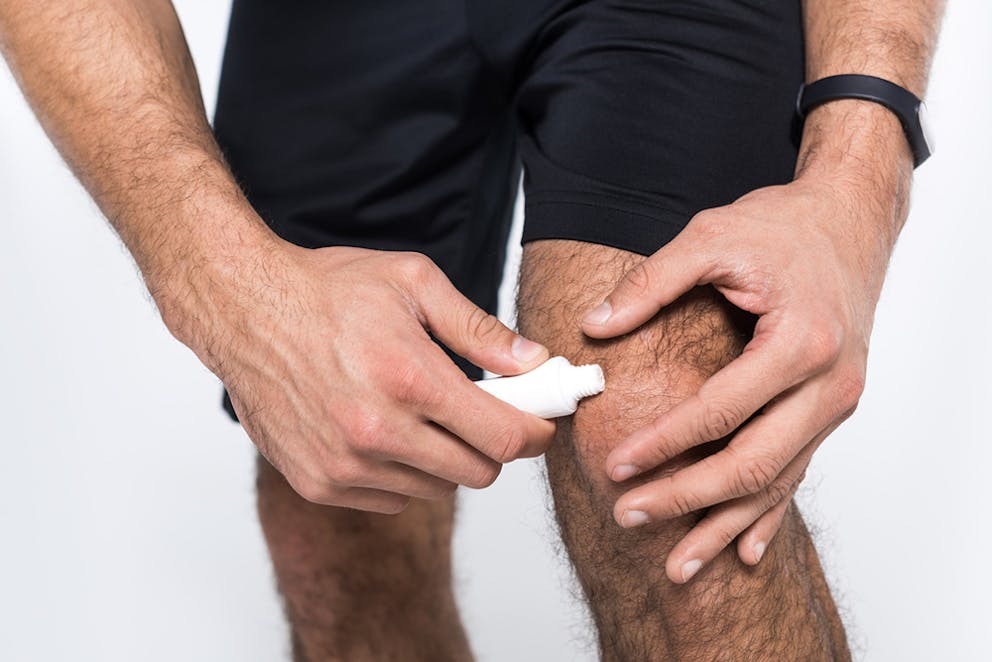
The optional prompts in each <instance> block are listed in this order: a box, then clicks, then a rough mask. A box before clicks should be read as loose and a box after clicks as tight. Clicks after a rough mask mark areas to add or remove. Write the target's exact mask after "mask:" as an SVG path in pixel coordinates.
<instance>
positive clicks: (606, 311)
mask: <svg viewBox="0 0 992 662" xmlns="http://www.w3.org/2000/svg"><path fill="white" fill-rule="evenodd" d="M612 313H613V308H612V307H611V306H610V302H609V301H604V302H603V303H601V304H599V305H598V306H596V307H595V308H593V309H592V310H590V311H589V312H588V313H586V316H585V317H583V318H582V321H583V322H585V323H586V324H606V320H608V319H610V315H611V314H612Z"/></svg>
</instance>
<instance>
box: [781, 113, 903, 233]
mask: <svg viewBox="0 0 992 662" xmlns="http://www.w3.org/2000/svg"><path fill="white" fill-rule="evenodd" d="M912 174H913V155H912V150H911V149H910V147H909V142H908V141H907V139H906V136H905V133H904V131H903V128H902V125H901V124H900V122H899V119H898V118H897V117H896V115H895V114H894V113H893V112H892V111H890V110H889V109H888V108H886V107H884V106H882V105H881V104H878V103H875V102H872V101H864V100H858V99H838V100H835V101H830V102H827V103H824V104H822V105H820V106H817V107H815V108H813V109H812V110H811V111H810V112H809V114H808V115H807V116H806V121H805V124H804V127H803V138H802V144H801V146H800V151H799V158H798V161H797V165H796V173H795V179H796V181H802V182H813V183H817V184H823V185H827V186H829V187H831V188H832V189H833V190H835V191H836V192H837V193H839V194H847V196H848V197H849V198H851V202H852V204H854V205H856V206H857V209H858V210H859V212H861V213H859V214H858V217H859V218H860V219H866V220H867V219H870V220H872V221H874V222H875V223H876V224H877V225H878V229H879V230H881V231H884V232H885V234H887V235H889V238H890V240H891V242H894V241H895V237H896V235H897V234H898V232H899V230H900V229H901V228H902V225H903V223H904V222H905V214H906V211H907V204H908V200H909V189H910V184H911V182H912ZM865 212H867V213H865Z"/></svg>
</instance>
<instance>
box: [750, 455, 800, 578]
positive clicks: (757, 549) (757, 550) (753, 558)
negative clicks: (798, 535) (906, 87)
mask: <svg viewBox="0 0 992 662" xmlns="http://www.w3.org/2000/svg"><path fill="white" fill-rule="evenodd" d="M805 477H806V472H805V471H804V472H803V473H802V475H801V476H800V477H799V480H797V481H796V482H795V484H794V485H793V486H792V490H790V492H789V494H788V495H786V497H785V498H784V499H782V500H781V501H780V502H778V503H777V504H775V505H774V506H772V507H771V508H770V509H768V510H767V511H766V512H765V513H764V514H762V515H761V517H759V518H758V519H757V520H755V522H754V524H752V525H751V526H750V527H748V528H747V529H746V530H745V531H744V533H742V534H741V535H740V536H739V537H738V539H737V556H739V557H740V559H741V561H743V562H744V563H747V564H748V565H758V562H759V561H760V560H761V557H762V556H764V554H765V550H766V549H767V548H768V545H769V544H771V541H772V539H773V538H774V537H775V534H776V533H778V530H779V529H781V528H782V522H783V520H785V513H786V512H787V511H788V510H789V504H791V503H792V498H793V497H794V496H795V494H796V491H797V490H798V489H799V486H800V485H802V482H803V478H805Z"/></svg>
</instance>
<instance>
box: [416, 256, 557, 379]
mask: <svg viewBox="0 0 992 662" xmlns="http://www.w3.org/2000/svg"><path fill="white" fill-rule="evenodd" d="M417 290H418V291H417V292H414V293H413V295H414V298H415V300H416V301H417V302H418V303H419V305H420V312H421V314H422V316H423V320H424V323H425V326H426V327H427V329H428V330H429V331H430V332H431V333H432V334H433V335H434V336H435V337H437V338H438V339H439V340H440V341H441V342H443V343H444V344H445V345H447V346H448V348H449V349H451V350H452V351H453V352H455V353H456V354H458V355H460V356H463V357H465V358H466V359H468V360H469V361H471V362H472V363H474V364H475V365H477V366H479V367H480V368H484V369H486V370H489V371H490V372H494V373H496V374H497V375H516V374H519V373H521V372H527V371H528V370H531V369H533V368H536V367H537V366H539V365H541V364H542V363H544V362H545V361H546V360H547V359H548V358H549V357H550V354H549V352H548V349H547V348H546V347H545V346H544V345H541V344H540V343H536V342H534V341H532V340H528V339H527V338H524V337H523V336H521V335H519V334H517V333H514V332H513V331H511V330H510V329H509V328H507V327H506V326H505V325H504V324H503V323H502V322H500V321H499V319H497V318H496V316H495V315H491V314H489V313H487V312H486V311H484V310H482V309H481V308H479V307H478V306H476V305H475V304H474V303H472V302H471V301H470V300H469V299H468V298H467V297H466V296H465V295H463V294H462V293H461V292H459V291H458V290H457V289H456V288H455V286H454V285H452V284H451V281H449V280H448V278H447V277H446V276H445V275H444V273H443V272H442V271H441V270H440V269H439V268H437V267H436V266H435V267H434V268H433V269H431V270H429V273H428V275H427V276H426V277H425V278H423V279H422V280H421V283H420V284H419V287H418V288H417Z"/></svg>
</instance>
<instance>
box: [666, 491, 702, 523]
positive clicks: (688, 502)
mask: <svg viewBox="0 0 992 662" xmlns="http://www.w3.org/2000/svg"><path fill="white" fill-rule="evenodd" d="M697 508H698V506H697V502H696V499H695V498H693V497H692V496H691V495H689V494H685V493H682V492H676V493H675V494H673V495H672V514H674V515H675V516H676V517H683V516H685V515H688V514H690V513H692V512H693V511H695V510H696V509H697Z"/></svg>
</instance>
